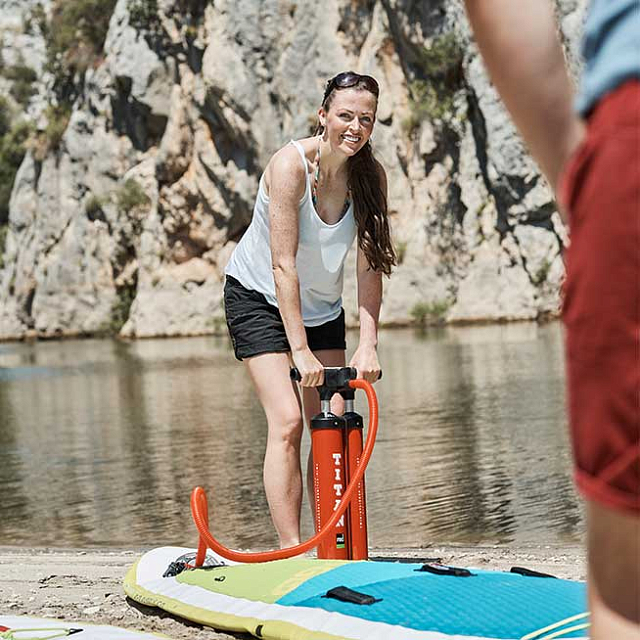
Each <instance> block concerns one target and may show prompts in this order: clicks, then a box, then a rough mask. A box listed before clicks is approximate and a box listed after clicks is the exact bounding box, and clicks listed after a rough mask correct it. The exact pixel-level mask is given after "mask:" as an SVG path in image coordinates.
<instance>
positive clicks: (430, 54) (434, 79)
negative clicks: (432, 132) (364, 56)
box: [403, 31, 464, 134]
mask: <svg viewBox="0 0 640 640" xmlns="http://www.w3.org/2000/svg"><path fill="white" fill-rule="evenodd" d="M463 59H464V49H463V47H462V44H461V42H460V41H459V39H458V36H457V34H456V33H455V32H454V31H450V32H448V33H445V34H442V35H440V36H437V37H436V38H434V40H433V41H432V43H431V46H429V47H424V48H423V49H422V50H421V52H420V54H419V58H418V67H419V69H420V73H419V75H420V76H421V78H418V79H416V80H414V81H413V82H410V83H409V115H408V117H407V118H405V120H404V122H403V128H404V130H405V131H406V132H407V133H408V134H411V133H413V132H414V131H415V130H416V129H417V128H418V127H419V126H420V123H421V122H422V121H423V120H429V121H438V122H440V123H444V124H447V123H450V122H451V121H452V120H453V118H454V117H455V96H456V93H457V91H458V90H459V89H460V86H461V83H462V79H463V74H462V62H463Z"/></svg>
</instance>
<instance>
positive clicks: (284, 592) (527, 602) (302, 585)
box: [124, 547, 588, 640]
mask: <svg viewBox="0 0 640 640" xmlns="http://www.w3.org/2000/svg"><path fill="white" fill-rule="evenodd" d="M194 557H195V550H194V549H186V548H182V547H162V548H159V549H154V550H152V551H149V552H148V553H146V554H145V555H143V556H142V558H140V559H139V560H138V562H137V563H136V564H135V565H134V566H133V567H132V568H131V569H130V570H129V572H128V574H127V576H126V578H125V583H124V589H125V592H126V593H127V595H128V596H129V597H131V598H132V599H133V600H136V601H137V602H140V603H142V604H145V605H150V606H155V607H159V608H161V609H164V610H165V611H168V612H170V613H172V614H174V615H176V616H179V617H182V618H185V619H188V620H192V621H194V622H198V623H200V624H204V625H208V626H211V627H215V628H217V629H222V630H226V631H235V632H245V633H249V634H252V635H253V636H255V637H256V638H269V639H271V640H336V639H342V640H480V639H483V640H543V639H548V640H551V639H552V638H553V639H555V638H583V639H586V638H587V637H588V634H587V631H586V627H588V620H587V614H586V613H585V611H586V590H585V584H584V583H582V582H574V581H569V580H561V579H557V578H554V577H552V576H546V575H544V574H539V573H536V572H534V571H529V570H526V569H518V568H513V569H512V571H511V572H496V571H482V570H479V569H466V568H459V567H448V566H443V565H440V564H435V563H432V562H420V561H418V560H416V561H411V562H404V561H403V562H390V561H389V562H388V561H384V562H383V561H349V560H345V561H343V560H316V559H312V558H294V559H289V560H278V561H274V562H266V563H261V564H239V563H233V562H229V561H227V560H224V559H223V558H221V557H220V556H218V555H217V554H215V553H213V552H211V551H208V552H207V559H206V561H205V566H204V567H203V568H200V569H190V568H188V565H189V564H192V563H193V559H194Z"/></svg>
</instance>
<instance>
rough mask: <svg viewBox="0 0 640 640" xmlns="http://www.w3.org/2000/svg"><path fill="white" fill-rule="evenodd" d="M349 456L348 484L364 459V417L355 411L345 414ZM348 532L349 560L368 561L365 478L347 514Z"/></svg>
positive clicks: (347, 452)
mask: <svg viewBox="0 0 640 640" xmlns="http://www.w3.org/2000/svg"><path fill="white" fill-rule="evenodd" d="M343 418H344V419H345V422H346V424H345V438H346V441H347V442H346V455H347V470H346V473H347V484H348V483H349V482H351V478H352V477H353V476H354V475H355V473H356V470H357V468H358V466H359V465H360V460H361V459H362V429H363V424H362V416H361V415H360V414H359V413H356V412H355V411H349V412H347V413H345V414H344V416H343ZM347 516H348V521H347V531H348V532H349V558H350V559H351V560H368V558H369V541H368V535H367V504H366V492H365V485H364V477H363V478H362V480H361V481H360V482H359V483H358V487H357V489H356V494H355V496H354V497H353V498H352V499H351V504H350V505H349V511H348V512H347Z"/></svg>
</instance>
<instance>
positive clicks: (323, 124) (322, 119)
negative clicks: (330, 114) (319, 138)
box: [318, 107, 327, 131]
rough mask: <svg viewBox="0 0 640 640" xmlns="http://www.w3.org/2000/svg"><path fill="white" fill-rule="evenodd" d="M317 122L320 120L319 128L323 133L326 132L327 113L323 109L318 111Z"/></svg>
mask: <svg viewBox="0 0 640 640" xmlns="http://www.w3.org/2000/svg"><path fill="white" fill-rule="evenodd" d="M318 120H320V126H321V127H322V130H323V131H326V130H327V113H326V111H325V110H324V108H323V107H320V108H319V109H318Z"/></svg>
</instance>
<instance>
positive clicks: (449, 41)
mask: <svg viewBox="0 0 640 640" xmlns="http://www.w3.org/2000/svg"><path fill="white" fill-rule="evenodd" d="M463 58H464V48H463V46H462V43H461V42H460V40H459V39H458V35H457V34H456V32H455V31H448V32H447V33H444V34H442V35H439V36H437V37H435V38H434V39H433V41H432V43H431V46H429V47H424V48H423V49H422V50H421V51H420V54H419V65H420V66H421V67H422V69H423V71H424V73H425V75H426V77H427V78H430V79H435V80H438V81H439V82H441V83H443V84H446V85H448V86H449V87H453V86H455V85H457V84H458V83H459V82H460V80H461V78H462V76H461V74H462V60H463Z"/></svg>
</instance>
